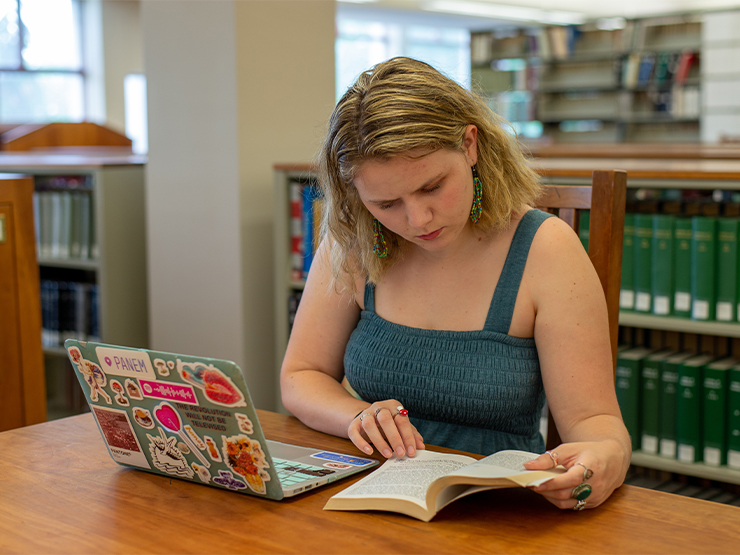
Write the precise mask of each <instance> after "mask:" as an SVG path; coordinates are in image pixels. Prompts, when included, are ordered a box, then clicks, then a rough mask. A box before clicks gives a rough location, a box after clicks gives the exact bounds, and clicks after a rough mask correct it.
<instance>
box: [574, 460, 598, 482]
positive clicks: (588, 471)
mask: <svg viewBox="0 0 740 555" xmlns="http://www.w3.org/2000/svg"><path fill="white" fill-rule="evenodd" d="M576 464H580V465H581V466H582V467H583V481H584V482H585V481H586V480H590V479H591V477H592V476H593V475H594V471H593V470H591V469H590V468H589V467H587V466H586V465H585V464H583V463H580V462H577V463H576Z"/></svg>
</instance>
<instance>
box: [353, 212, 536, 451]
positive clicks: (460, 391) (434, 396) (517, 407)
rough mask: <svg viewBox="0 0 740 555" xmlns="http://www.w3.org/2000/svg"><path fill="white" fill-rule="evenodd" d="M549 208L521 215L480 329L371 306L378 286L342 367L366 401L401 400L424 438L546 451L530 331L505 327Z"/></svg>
mask: <svg viewBox="0 0 740 555" xmlns="http://www.w3.org/2000/svg"><path fill="white" fill-rule="evenodd" d="M549 216H550V214H547V213H544V212H541V211H539V210H534V209H533V210H530V211H528V212H526V213H525V214H524V216H523V217H522V219H521V221H520V222H519V225H518V226H517V229H516V232H515V233H514V237H513V239H512V242H511V246H510V247H509V253H508V255H507V257H506V261H505V263H504V268H503V270H502V272H501V277H500V278H499V281H498V284H497V285H496V290H495V291H494V294H493V299H492V301H491V306H490V309H489V311H488V316H487V318H486V323H485V326H484V327H483V329H482V330H474V331H445V330H428V329H421V328H413V327H409V326H404V325H401V324H395V323H393V322H389V321H388V320H385V319H383V318H381V317H380V316H378V315H377V314H376V313H375V300H374V293H375V286H374V285H372V284H367V286H366V287H365V310H363V311H362V314H361V315H360V321H359V322H358V324H357V327H356V328H355V330H354V331H353V332H352V335H351V337H350V339H349V342H348V344H347V349H346V351H345V355H344V369H345V375H346V377H347V380H348V381H349V384H350V385H351V386H352V388H353V389H354V390H355V391H356V392H357V393H358V394H359V395H360V397H362V399H364V400H365V401H367V402H369V403H373V402H375V401H382V400H385V399H398V400H399V401H400V402H401V403H403V405H404V406H405V407H406V408H407V409H408V410H409V418H410V419H411V422H412V423H413V424H414V425H415V426H416V427H417V429H418V430H419V433H421V435H422V437H423V438H424V442H425V443H429V444H432V445H441V446H444V447H449V448H453V449H460V450H462V451H468V452H471V453H478V454H481V455H489V454H491V453H494V452H496V451H500V450H502V449H522V450H525V451H533V452H536V453H542V452H544V450H545V444H544V440H543V438H542V435H541V434H540V432H539V421H540V413H541V411H542V407H543V405H544V402H545V396H544V391H543V386H542V376H541V374H540V364H539V358H538V356H537V347H536V345H535V342H534V339H533V338H520V337H512V336H510V335H508V331H509V327H510V325H511V318H512V315H513V313H514V304H515V302H516V296H517V292H518V291H519V284H520V282H521V278H522V274H523V272H524V266H525V264H526V262H527V255H528V254H529V247H530V245H531V244H532V239H533V238H534V235H535V233H536V232H537V230H538V229H539V226H540V225H541V224H542V222H543V221H544V220H545V219H546V218H548V217H549Z"/></svg>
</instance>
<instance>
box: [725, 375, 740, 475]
mask: <svg viewBox="0 0 740 555" xmlns="http://www.w3.org/2000/svg"><path fill="white" fill-rule="evenodd" d="M728 381H729V386H728V387H727V466H729V467H730V468H737V469H740V365H738V366H733V367H732V368H730V372H729V376H728Z"/></svg>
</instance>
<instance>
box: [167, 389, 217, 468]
mask: <svg viewBox="0 0 740 555" xmlns="http://www.w3.org/2000/svg"><path fill="white" fill-rule="evenodd" d="M154 418H156V419H157V421H158V422H159V423H160V424H162V426H164V428H165V429H166V430H167V431H169V432H174V433H176V434H177V435H178V436H179V437H180V439H182V440H183V441H184V442H185V443H186V444H187V445H188V446H189V447H192V451H193V453H195V456H196V457H198V459H200V462H202V463H203V464H204V465H205V466H206V468H210V466H211V463H209V462H208V460H207V459H206V458H205V457H204V456H203V455H202V454H201V452H200V451H198V448H197V447H196V446H195V445H193V444H192V442H191V441H190V439H189V438H188V436H187V434H186V433H185V432H184V431H183V429H182V421H181V420H180V415H179V414H178V412H177V411H176V410H175V407H173V406H172V405H170V404H169V403H160V404H159V405H157V406H156V407H154Z"/></svg>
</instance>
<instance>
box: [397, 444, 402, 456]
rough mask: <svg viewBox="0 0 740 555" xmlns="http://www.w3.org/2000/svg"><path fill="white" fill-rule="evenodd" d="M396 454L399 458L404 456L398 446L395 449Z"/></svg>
mask: <svg viewBox="0 0 740 555" xmlns="http://www.w3.org/2000/svg"><path fill="white" fill-rule="evenodd" d="M396 454H397V455H398V456H399V457H403V455H404V451H403V447H401V446H400V445H399V446H398V447H396Z"/></svg>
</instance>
